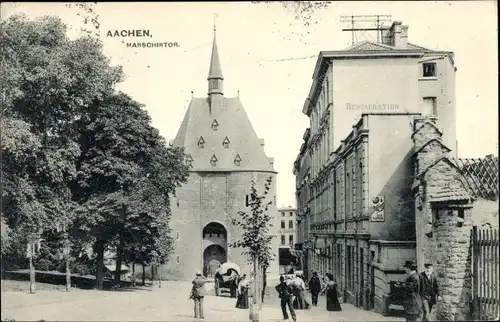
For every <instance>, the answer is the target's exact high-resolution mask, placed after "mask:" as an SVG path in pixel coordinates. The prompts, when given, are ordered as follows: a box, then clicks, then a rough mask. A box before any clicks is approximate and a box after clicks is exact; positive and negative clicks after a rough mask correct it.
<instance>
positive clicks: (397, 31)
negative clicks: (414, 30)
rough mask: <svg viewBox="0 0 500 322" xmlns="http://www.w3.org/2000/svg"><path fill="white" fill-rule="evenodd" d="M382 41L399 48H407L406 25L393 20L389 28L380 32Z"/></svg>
mask: <svg viewBox="0 0 500 322" xmlns="http://www.w3.org/2000/svg"><path fill="white" fill-rule="evenodd" d="M382 43H383V44H384V45H389V46H393V47H396V48H399V49H406V48H408V26H403V24H402V22H401V21H394V22H393V23H392V25H391V27H390V28H389V29H387V30H384V31H383V32H382Z"/></svg>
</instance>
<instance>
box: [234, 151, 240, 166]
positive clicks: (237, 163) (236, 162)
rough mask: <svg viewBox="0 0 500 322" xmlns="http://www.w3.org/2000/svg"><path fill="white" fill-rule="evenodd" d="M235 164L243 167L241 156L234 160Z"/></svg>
mask: <svg viewBox="0 0 500 322" xmlns="http://www.w3.org/2000/svg"><path fill="white" fill-rule="evenodd" d="M234 164H235V165H236V166H240V165H241V157H240V155H239V154H237V155H236V157H235V158H234Z"/></svg>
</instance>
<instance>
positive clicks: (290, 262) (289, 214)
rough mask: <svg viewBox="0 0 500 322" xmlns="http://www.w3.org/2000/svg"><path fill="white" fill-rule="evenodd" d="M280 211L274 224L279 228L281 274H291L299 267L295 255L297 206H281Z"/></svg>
mask: <svg viewBox="0 0 500 322" xmlns="http://www.w3.org/2000/svg"><path fill="white" fill-rule="evenodd" d="M278 213H279V215H278V217H277V218H276V221H275V224H274V225H275V226H276V227H277V228H278V238H279V248H278V249H277V251H278V261H279V265H280V274H289V273H290V272H293V271H295V269H296V268H297V263H296V258H295V256H294V255H293V254H294V250H295V243H296V242H297V221H296V220H297V219H296V217H295V208H292V207H290V206H289V207H281V208H278Z"/></svg>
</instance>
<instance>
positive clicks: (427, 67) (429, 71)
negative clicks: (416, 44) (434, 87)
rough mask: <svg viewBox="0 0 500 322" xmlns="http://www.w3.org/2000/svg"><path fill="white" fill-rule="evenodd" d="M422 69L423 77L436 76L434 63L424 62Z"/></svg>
mask: <svg viewBox="0 0 500 322" xmlns="http://www.w3.org/2000/svg"><path fill="white" fill-rule="evenodd" d="M422 69H423V75H424V77H436V63H424V64H423V65H422Z"/></svg>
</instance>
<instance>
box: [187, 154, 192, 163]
mask: <svg viewBox="0 0 500 322" xmlns="http://www.w3.org/2000/svg"><path fill="white" fill-rule="evenodd" d="M192 162H193V158H192V157H191V156H190V155H188V156H187V157H186V163H187V164H191V163H192Z"/></svg>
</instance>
